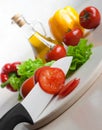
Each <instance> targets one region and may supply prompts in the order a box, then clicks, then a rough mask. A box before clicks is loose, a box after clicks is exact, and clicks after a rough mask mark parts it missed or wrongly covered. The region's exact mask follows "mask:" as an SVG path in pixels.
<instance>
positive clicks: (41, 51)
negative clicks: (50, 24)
mask: <svg viewBox="0 0 102 130" xmlns="http://www.w3.org/2000/svg"><path fill="white" fill-rule="evenodd" d="M12 21H13V22H15V23H16V24H17V25H18V26H19V27H20V28H22V30H23V31H24V32H25V33H26V37H27V39H28V41H29V42H30V43H31V45H32V46H33V48H34V53H35V58H41V59H42V60H43V61H44V62H46V61H45V56H46V53H47V52H48V50H50V49H51V48H52V47H54V46H55V44H58V42H57V41H56V40H53V39H51V38H48V37H46V36H44V35H42V34H41V33H39V32H38V31H36V30H35V29H34V27H33V26H32V24H30V23H28V22H27V21H26V20H25V18H24V17H23V16H22V15H20V14H16V15H14V16H13V17H12Z"/></svg>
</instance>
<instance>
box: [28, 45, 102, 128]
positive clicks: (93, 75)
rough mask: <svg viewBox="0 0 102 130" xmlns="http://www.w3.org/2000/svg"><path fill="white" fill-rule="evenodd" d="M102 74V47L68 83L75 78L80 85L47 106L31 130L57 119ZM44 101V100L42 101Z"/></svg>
mask: <svg viewBox="0 0 102 130" xmlns="http://www.w3.org/2000/svg"><path fill="white" fill-rule="evenodd" d="M101 73H102V46H98V47H94V48H93V50H92V55H91V57H90V59H89V60H88V61H87V62H86V63H85V64H84V65H82V66H81V67H80V68H79V69H78V70H77V71H76V72H75V73H74V74H73V75H72V76H70V77H69V78H68V79H67V81H66V82H68V81H69V80H70V79H73V78H80V84H79V85H78V86H77V88H75V89H74V90H73V91H72V92H71V93H70V94H69V95H68V96H66V97H65V98H62V99H59V98H58V96H56V97H55V98H54V99H53V100H52V101H51V103H50V104H49V105H48V106H47V108H46V109H45V111H44V112H43V113H42V115H41V116H40V117H39V118H38V120H37V122H36V123H35V125H34V126H28V125H27V127H29V128H30V129H37V128H39V127H42V126H44V125H46V124H47V123H49V122H50V121H52V120H54V119H55V118H57V117H58V116H59V115H61V114H62V113H63V112H64V111H65V110H67V109H68V108H69V107H71V106H72V105H73V104H74V103H75V102H77V100H78V99H80V98H81V96H83V94H84V93H86V92H87V91H88V89H89V88H90V87H92V84H93V83H94V82H95V80H96V79H97V78H98V77H99V75H100V74H101ZM42 100H43V99H42Z"/></svg>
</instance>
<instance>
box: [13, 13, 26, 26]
mask: <svg viewBox="0 0 102 130" xmlns="http://www.w3.org/2000/svg"><path fill="white" fill-rule="evenodd" d="M11 19H12V21H13V22H14V23H16V24H17V25H18V26H19V27H22V26H23V25H24V24H25V23H26V21H25V19H24V17H23V16H22V15H20V14H16V15H14V16H13V17H12V18H11Z"/></svg>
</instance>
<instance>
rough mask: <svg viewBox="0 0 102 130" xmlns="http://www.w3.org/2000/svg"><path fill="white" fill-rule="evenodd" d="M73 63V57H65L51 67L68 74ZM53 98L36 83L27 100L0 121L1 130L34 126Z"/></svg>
mask: <svg viewBox="0 0 102 130" xmlns="http://www.w3.org/2000/svg"><path fill="white" fill-rule="evenodd" d="M71 62H72V57H71V56H70V57H64V58H61V59H59V60H57V61H56V62H54V64H53V65H52V66H51V67H58V68H61V69H62V70H63V72H64V73H65V74H66V73H67V71H68V69H69V67H70V65H71ZM53 98H54V96H53V95H52V94H48V93H46V92H44V91H43V90H42V89H41V87H40V86H39V83H36V85H35V87H34V88H33V89H32V90H31V92H30V93H29V94H28V95H27V96H26V98H25V99H24V100H23V101H22V102H20V103H18V104H17V105H15V106H14V107H13V108H12V109H11V110H9V111H8V112H7V113H6V114H5V115H4V116H3V117H2V118H1V119H0V130H13V128H14V127H15V126H16V125H17V124H19V123H21V122H27V123H30V124H34V122H36V119H37V118H38V117H39V116H40V114H41V113H42V112H43V111H44V110H45V109H46V107H47V105H48V104H49V103H50V102H51V100H52V99H53Z"/></svg>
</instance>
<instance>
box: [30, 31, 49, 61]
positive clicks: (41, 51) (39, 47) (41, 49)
mask: <svg viewBox="0 0 102 130" xmlns="http://www.w3.org/2000/svg"><path fill="white" fill-rule="evenodd" d="M36 35H39V33H37V32H36ZM28 40H29V42H30V43H31V44H32V46H33V47H34V48H35V50H36V52H37V54H36V58H41V59H42V60H43V61H44V62H46V61H45V57H46V53H47V52H48V50H49V49H50V48H49V47H47V46H46V45H45V44H43V43H42V42H41V41H40V40H39V39H38V38H37V37H36V36H35V34H34V35H32V36H31V37H30V38H29V39H28Z"/></svg>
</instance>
